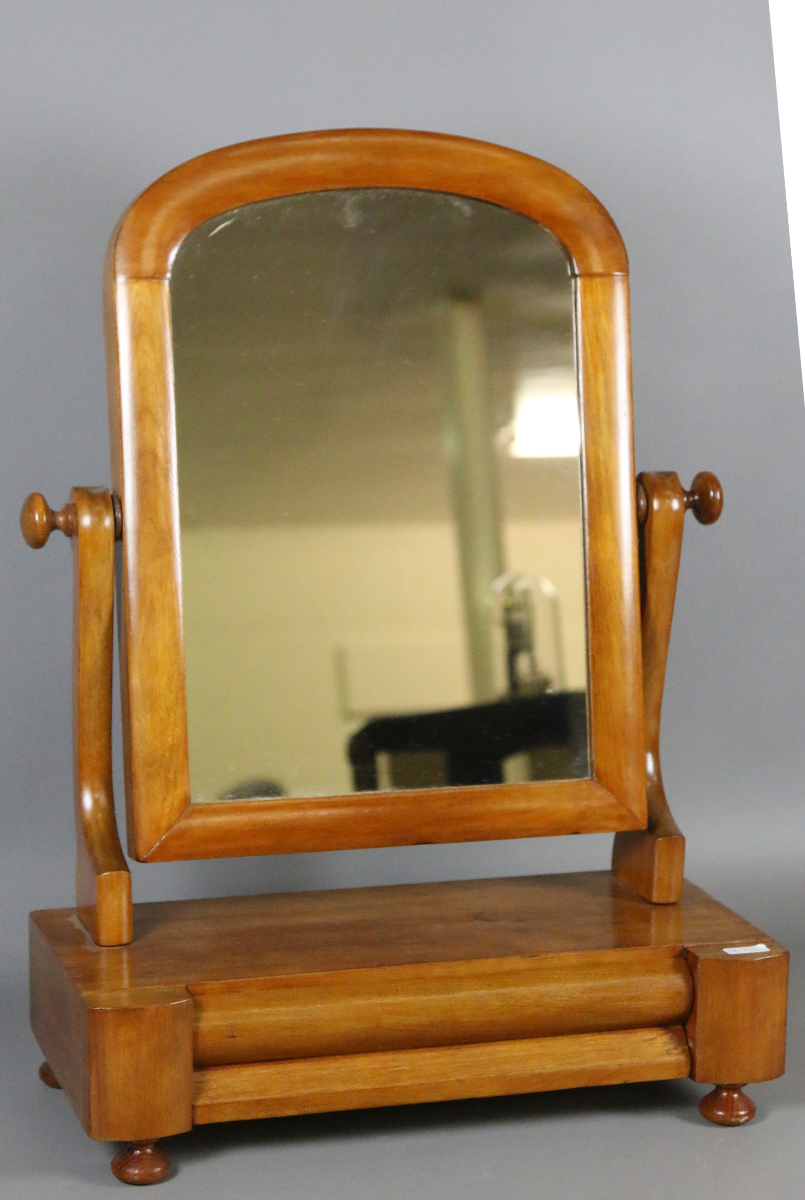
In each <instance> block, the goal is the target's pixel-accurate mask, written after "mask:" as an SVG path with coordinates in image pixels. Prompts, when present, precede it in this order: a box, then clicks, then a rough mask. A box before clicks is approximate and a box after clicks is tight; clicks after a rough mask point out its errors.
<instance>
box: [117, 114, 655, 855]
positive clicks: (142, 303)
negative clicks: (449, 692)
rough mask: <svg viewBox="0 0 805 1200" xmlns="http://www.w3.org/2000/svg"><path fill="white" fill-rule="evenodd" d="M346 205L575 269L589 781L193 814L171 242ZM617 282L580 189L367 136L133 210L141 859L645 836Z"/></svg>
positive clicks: (439, 147) (124, 291) (250, 156)
mask: <svg viewBox="0 0 805 1200" xmlns="http://www.w3.org/2000/svg"><path fill="white" fill-rule="evenodd" d="M356 186H377V187H397V186H400V187H402V186H405V187H413V188H417V187H423V188H435V189H437V190H441V191H447V192H451V193H457V194H464V195H468V196H475V197H477V198H480V199H486V200H493V201H494V202H495V203H501V204H504V205H506V206H507V207H510V208H512V209H514V210H515V211H518V212H522V213H524V214H526V215H528V216H532V217H534V218H536V219H537V220H539V221H540V222H541V223H542V224H543V225H545V227H546V228H548V229H549V230H551V232H553V233H554V234H555V235H556V236H557V237H558V238H559V240H560V241H562V242H563V244H564V245H565V246H566V248H567V249H568V251H569V253H570V255H571V258H572V259H573V261H574V263H575V271H576V273H577V275H578V278H577V279H576V281H575V287H576V293H575V294H576V318H577V320H576V325H577V339H578V347H579V362H580V375H581V387H582V395H583V411H584V422H583V423H584V448H583V471H584V479H585V493H586V502H585V524H586V539H587V547H586V548H587V554H586V563H587V572H588V581H587V582H588V594H589V595H590V597H591V615H590V629H589V652H590V653H589V657H590V690H589V695H590V707H591V712H592V721H591V748H592V774H593V778H592V779H588V780H573V781H558V782H554V781H546V782H536V783H529V784H511V785H507V784H502V785H497V786H495V787H480V788H467V789H461V790H451V789H446V790H445V789H422V790H419V791H411V792H405V793H401V792H399V791H398V792H393V793H382V792H381V793H363V794H361V795H359V796H356V795H354V794H350V795H347V796H331V797H330V796H328V797H312V798H311V797H306V798H282V799H281V800H276V799H271V800H268V801H266V800H249V801H245V802H240V803H237V802H223V803H213V804H204V805H191V803H190V788H189V768H188V748H187V709H186V694H185V679H184V653H183V642H182V614H181V579H180V565H179V507H178V490H177V475H176V437H175V428H174V410H173V371H172V332H171V322H170V303H169V275H170V263H171V261H172V256H173V255H174V253H175V251H176V248H177V246H178V245H179V243H180V241H181V239H182V237H184V236H185V235H186V234H187V233H188V232H190V230H191V229H193V228H195V227H196V226H197V225H198V224H200V223H201V222H203V221H205V220H208V219H209V218H211V217H213V216H215V215H216V214H217V213H220V212H225V211H228V210H229V209H231V208H233V207H236V206H237V205H240V204H244V203H249V202H251V201H255V200H259V199H268V198H271V197H273V196H280V195H289V194H293V193H294V192H295V191H298V190H300V189H301V190H303V191H310V190H316V189H317V188H325V189H326V188H337V187H338V188H343V187H356ZM626 269H627V262H626V256H625V254H624V252H623V246H622V242H621V240H620V236H619V235H618V233H617V230H616V229H615V226H614V224H613V223H612V221H611V218H609V217H608V216H607V214H606V213H605V212H604V210H603V209H602V208H601V206H600V205H599V204H598V202H597V201H595V200H594V199H593V198H592V197H591V196H590V194H589V193H588V192H587V191H586V189H584V188H583V187H581V185H580V184H578V183H576V182H575V181H574V180H572V179H570V177H569V176H566V175H565V174H564V173H563V172H561V171H558V170H557V169H556V168H553V167H549V166H548V165H547V164H545V163H540V162H538V160H535V159H529V158H527V157H526V156H524V155H520V154H516V153H514V152H512V151H507V150H502V149H500V148H497V147H491V146H486V145H483V144H481V143H475V142H468V141H465V140H463V139H460V138H447V137H441V136H436V135H423V134H408V133H395V132H389V131H376V130H374V131H371V130H370V131H347V132H341V133H325V134H310V135H308V134H305V135H300V136H299V137H296V138H282V139H267V140H265V141H262V142H255V143H249V144H248V145H246V146H240V147H230V148H228V149H226V150H221V151H216V152H214V153H213V154H210V155H205V156H203V157H202V158H201V159H197V160H194V161H193V162H192V163H189V164H185V166H183V167H180V168H177V170H176V171H174V172H171V173H170V174H169V175H167V176H165V177H164V178H163V179H162V180H159V181H158V182H157V183H156V184H154V185H153V187H152V188H149V189H148V191H147V192H145V193H144V194H143V195H142V196H141V197H140V199H139V200H137V201H136V202H135V203H134V205H133V206H132V208H131V209H130V210H129V212H128V213H127V214H126V216H125V217H124V218H123V220H122V222H121V224H120V226H119V227H118V230H117V231H116V232H115V234H114V235H113V239H112V243H111V244H110V248H109V252H108V255H107V265H106V282H105V287H106V301H105V312H106V329H107V363H108V371H109V404H110V414H111V420H110V427H111V431H112V458H113V479H114V486H115V488H116V490H117V491H118V492H119V493H120V496H121V499H122V505H123V511H124V515H125V520H124V523H123V524H124V530H123V545H124V550H123V572H122V580H123V597H122V621H121V686H122V689H123V705H122V711H123V724H124V730H123V737H124V766H125V777H126V798H127V826H128V834H129V850H130V853H131V854H132V855H133V856H134V857H135V858H137V859H140V860H145V861H160V860H168V859H177V858H203V857H223V856H227V855H249V854H268V853H288V852H298V851H310V850H333V849H343V848H348V847H354V848H359V847H369V846H386V845H412V844H416V843H420V842H448V841H470V840H482V839H488V838H507V837H535V836H541V835H552V834H567V833H587V832H607V831H615V830H628V829H639V828H644V827H645V823H646V798H645V782H644V762H643V759H644V746H643V735H642V702H641V692H640V686H641V682H640V673H641V661H640V652H639V631H638V628H637V613H638V604H639V598H638V595H639V593H638V582H637V539H636V530H635V528H634V520H633V515H632V514H633V512H634V505H635V490H634V467H633V459H632V424H631V393H630V376H629V328H628V287H627V284H626V279H625V272H626Z"/></svg>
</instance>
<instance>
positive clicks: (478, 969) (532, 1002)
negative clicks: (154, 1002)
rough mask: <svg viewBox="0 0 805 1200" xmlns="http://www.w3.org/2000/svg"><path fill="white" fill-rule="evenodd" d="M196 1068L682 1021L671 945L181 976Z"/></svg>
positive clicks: (682, 978) (689, 998)
mask: <svg viewBox="0 0 805 1200" xmlns="http://www.w3.org/2000/svg"><path fill="white" fill-rule="evenodd" d="M188 990H189V991H190V993H191V995H192V997H193V1007H194V1012H195V1017H194V1034H193V1061H194V1063H195V1064H196V1065H197V1066H215V1065H221V1064H226V1063H240V1062H260V1061H265V1060H270V1059H271V1060H274V1059H290V1058H316V1057H325V1056H328V1055H338V1054H358V1053H365V1052H369V1051H378V1050H396V1049H411V1048H418V1047H424V1046H443V1045H454V1044H458V1043H470V1042H495V1041H506V1040H514V1039H521V1038H534V1037H552V1036H556V1035H558V1034H566V1033H590V1032H595V1031H599V1030H607V1029H623V1028H641V1027H644V1026H651V1025H675V1024H682V1023H683V1022H684V1021H685V1020H686V1018H687V1016H688V1014H689V1013H690V1009H691V1006H692V1003H693V987H692V984H691V977H690V971H689V970H688V968H687V965H686V964H685V962H684V960H683V959H682V957H681V955H680V954H679V953H678V952H677V951H675V950H674V949H673V948H667V949H666V950H665V951H664V952H662V951H659V950H656V949H639V950H633V949H631V948H630V949H623V950H608V951H601V950H599V951H592V952H590V951H588V952H586V953H578V954H574V953H568V954H555V955H550V956H546V957H545V958H529V959H520V958H508V959H507V958H503V959H486V960H482V961H480V962H469V963H467V962H459V963H428V964H423V965H422V966H419V967H417V966H415V965H411V966H397V967H379V968H378V967H375V968H369V969H363V970H353V971H346V972H345V971H332V972H321V973H319V974H318V975H316V976H310V977H308V978H306V979H305V980H304V981H299V979H298V977H296V981H293V980H282V981H280V980H277V979H276V978H273V979H269V980H254V981H250V982H249V983H244V984H243V985H241V986H238V985H234V984H233V983H232V982H231V981H227V982H198V983H193V984H189V985H188Z"/></svg>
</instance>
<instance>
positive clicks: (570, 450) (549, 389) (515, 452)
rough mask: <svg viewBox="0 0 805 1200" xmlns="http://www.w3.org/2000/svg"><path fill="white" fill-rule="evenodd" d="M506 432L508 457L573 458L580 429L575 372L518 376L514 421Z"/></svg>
mask: <svg viewBox="0 0 805 1200" xmlns="http://www.w3.org/2000/svg"><path fill="white" fill-rule="evenodd" d="M506 432H507V434H508V436H507V437H506V439H505V440H506V443H507V445H508V451H509V454H510V455H511V456H512V458H577V457H578V453H579V448H580V446H581V430H580V428H579V403H578V396H577V393H576V375H575V372H574V371H572V370H563V369H552V370H545V371H528V372H527V373H524V374H523V375H521V376H520V379H519V381H518V384H517V389H516V391H515V394H514V420H513V421H512V424H511V425H510V426H509V427H508V429H507V431H506Z"/></svg>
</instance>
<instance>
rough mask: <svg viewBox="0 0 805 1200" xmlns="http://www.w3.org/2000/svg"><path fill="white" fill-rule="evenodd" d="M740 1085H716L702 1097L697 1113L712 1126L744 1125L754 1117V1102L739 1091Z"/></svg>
mask: <svg viewBox="0 0 805 1200" xmlns="http://www.w3.org/2000/svg"><path fill="white" fill-rule="evenodd" d="M742 1086H743V1085H742V1084H740V1083H724V1084H717V1085H716V1087H714V1088H713V1090H712V1092H708V1093H707V1095H706V1096H704V1097H702V1100H701V1102H700V1104H699V1112H700V1113H701V1114H702V1116H703V1117H706V1118H707V1120H708V1121H712V1122H713V1124H714V1125H745V1124H746V1122H747V1121H751V1120H752V1117H753V1116H754V1115H755V1105H754V1101H752V1100H750V1099H749V1097H748V1096H745V1095H744V1093H743V1092H742V1091H741V1088H742Z"/></svg>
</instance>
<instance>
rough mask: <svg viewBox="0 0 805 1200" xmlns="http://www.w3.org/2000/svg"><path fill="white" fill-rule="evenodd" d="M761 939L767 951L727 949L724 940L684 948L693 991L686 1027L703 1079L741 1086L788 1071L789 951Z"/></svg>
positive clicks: (696, 1071)
mask: <svg viewBox="0 0 805 1200" xmlns="http://www.w3.org/2000/svg"><path fill="white" fill-rule="evenodd" d="M739 940H740V941H743V939H739ZM758 940H759V941H760V942H761V943H762V944H764V945H766V946H768V950H767V951H762V952H759V953H755V954H728V953H727V951H726V949H725V948H724V945H723V944H716V945H713V944H707V945H703V946H699V945H696V944H692V945H690V946H688V947H687V948H686V950H685V957H686V958H687V961H688V966H689V967H690V970H691V974H692V975H693V986H694V994H695V998H694V1004H693V1009H692V1011H691V1014H690V1017H689V1018H688V1020H687V1022H686V1025H685V1031H686V1033H687V1038H688V1042H689V1044H690V1053H691V1061H692V1067H691V1078H692V1079H695V1080H696V1081H697V1082H699V1083H717V1084H722V1085H726V1084H729V1083H735V1082H737V1083H738V1084H740V1085H741V1086H742V1085H744V1084H747V1083H756V1082H758V1081H759V1080H761V1079H776V1078H777V1077H778V1076H779V1075H782V1074H783V1072H784V1071H785V1035H786V1013H787V1005H788V951H787V950H784V949H783V948H782V946H780V945H778V944H777V942H775V941H772V940H771V939H770V938H767V937H764V938H762V939H758ZM748 944H750V945H751V944H752V943H748ZM729 945H730V943H729V942H727V946H729Z"/></svg>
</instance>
